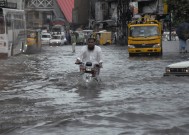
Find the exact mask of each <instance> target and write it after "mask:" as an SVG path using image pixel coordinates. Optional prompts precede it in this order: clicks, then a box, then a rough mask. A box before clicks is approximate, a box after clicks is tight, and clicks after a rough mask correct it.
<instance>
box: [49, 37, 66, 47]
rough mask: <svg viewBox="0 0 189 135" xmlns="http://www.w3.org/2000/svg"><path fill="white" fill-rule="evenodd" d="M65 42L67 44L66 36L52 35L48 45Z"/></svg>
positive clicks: (57, 44) (63, 43)
mask: <svg viewBox="0 0 189 135" xmlns="http://www.w3.org/2000/svg"><path fill="white" fill-rule="evenodd" d="M66 44H67V40H66V37H65V36H63V35H52V38H51V39H50V41H49V45H50V46H60V45H66Z"/></svg>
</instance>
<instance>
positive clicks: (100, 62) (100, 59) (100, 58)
mask: <svg viewBox="0 0 189 135" xmlns="http://www.w3.org/2000/svg"><path fill="white" fill-rule="evenodd" d="M98 57H99V58H98V59H99V60H98V61H99V66H100V68H102V63H103V60H102V50H101V48H100V47H99V49H98Z"/></svg>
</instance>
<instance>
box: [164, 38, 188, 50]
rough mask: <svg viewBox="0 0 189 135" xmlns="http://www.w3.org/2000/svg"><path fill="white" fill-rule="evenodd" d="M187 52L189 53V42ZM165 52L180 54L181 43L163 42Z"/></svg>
mask: <svg viewBox="0 0 189 135" xmlns="http://www.w3.org/2000/svg"><path fill="white" fill-rule="evenodd" d="M187 50H188V52H189V40H188V42H187ZM163 52H179V41H178V40H176V41H163Z"/></svg>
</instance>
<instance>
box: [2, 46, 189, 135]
mask: <svg viewBox="0 0 189 135" xmlns="http://www.w3.org/2000/svg"><path fill="white" fill-rule="evenodd" d="M80 48H81V46H77V47H76V53H75V54H73V53H72V51H71V46H69V45H68V46H61V47H49V46H45V47H43V51H42V52H41V53H39V54H33V55H25V54H22V55H18V56H14V57H11V58H9V59H6V60H0V133H1V134H2V135H188V134H189V79H188V77H174V76H170V77H163V73H164V71H165V66H166V65H168V64H171V63H174V62H179V61H184V60H188V58H189V54H185V55H183V54H179V53H174V54H164V55H163V56H162V57H131V58H129V55H128V53H127V48H126V47H125V46H114V45H110V46H102V51H103V58H104V64H103V69H102V70H101V74H100V77H101V82H100V83H99V84H96V85H93V86H91V87H90V86H88V87H85V86H82V85H79V82H80V80H79V74H78V71H79V68H78V66H77V65H75V64H74V62H75V59H76V57H77V55H78V53H79V50H80Z"/></svg>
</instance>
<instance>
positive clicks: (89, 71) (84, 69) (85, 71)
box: [79, 62, 100, 83]
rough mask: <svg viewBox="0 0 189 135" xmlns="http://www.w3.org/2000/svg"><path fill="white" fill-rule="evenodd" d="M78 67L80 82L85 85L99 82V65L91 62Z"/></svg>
mask: <svg viewBox="0 0 189 135" xmlns="http://www.w3.org/2000/svg"><path fill="white" fill-rule="evenodd" d="M79 65H80V73H81V76H82V80H83V81H84V82H85V83H91V82H94V81H96V82H99V71H100V66H99V64H94V63H92V62H85V63H79Z"/></svg>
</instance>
